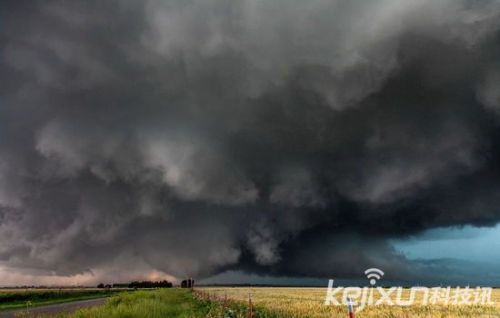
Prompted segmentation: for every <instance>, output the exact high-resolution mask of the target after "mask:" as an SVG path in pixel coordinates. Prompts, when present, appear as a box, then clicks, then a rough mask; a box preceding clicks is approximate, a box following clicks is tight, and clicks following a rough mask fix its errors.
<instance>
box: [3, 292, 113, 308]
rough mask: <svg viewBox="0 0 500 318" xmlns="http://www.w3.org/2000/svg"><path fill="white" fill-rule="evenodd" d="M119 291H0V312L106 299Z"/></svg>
mask: <svg viewBox="0 0 500 318" xmlns="http://www.w3.org/2000/svg"><path fill="white" fill-rule="evenodd" d="M121 291H122V290H102V289H27V290H22V289H21V290H20V289H10V290H0V311H3V310H11V309H17V308H27V307H34V306H41V305H49V304H56V303H63V302H70V301H76V300H85V299H93V298H99V297H107V296H111V295H114V294H116V293H118V292H121Z"/></svg>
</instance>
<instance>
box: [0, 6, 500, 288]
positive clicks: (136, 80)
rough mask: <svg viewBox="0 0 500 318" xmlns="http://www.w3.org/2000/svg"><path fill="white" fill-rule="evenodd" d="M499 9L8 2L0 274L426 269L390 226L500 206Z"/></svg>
mask: <svg viewBox="0 0 500 318" xmlns="http://www.w3.org/2000/svg"><path fill="white" fill-rule="evenodd" d="M499 18H500V3H499V2H498V1H494V0H491V1H489V0H486V1H481V2H480V1H468V0H459V1H456V0H453V1H451V0H445V1H439V2H436V1H416V0H405V1H400V0H397V1H396V0H383V1H377V2H367V1H343V0H336V1H330V0H329V1H327V0H313V1H308V2H304V1H298V0H297V1H295V0H294V1H272V2H265V1H257V0H244V1H238V2H231V1H223V0H209V1H203V2H201V1H176V0H172V1H156V0H148V1H106V2H102V1H81V2H72V3H68V2H64V1H40V2H33V3H29V4H26V3H19V2H15V1H12V2H6V3H4V4H3V5H2V10H1V12H0V21H1V26H2V27H1V28H0V50H1V52H2V56H3V58H2V59H1V61H0V70H1V71H0V78H1V81H2V83H3V84H2V87H0V278H3V277H4V276H5V277H6V275H12V273H13V272H15V273H16V275H24V276H22V277H24V278H22V279H21V278H19V280H20V281H23V282H24V281H35V282H36V281H37V277H40V279H39V280H38V281H39V282H46V281H47V278H46V277H47V275H49V276H53V277H63V276H66V277H70V279H71V277H73V278H74V277H79V276H78V275H90V277H94V280H97V279H100V278H101V277H103V275H104V274H102V273H109V272H110V271H112V270H113V269H116V271H117V272H120V273H121V274H120V278H123V279H126V278H129V277H143V276H144V274H138V273H146V272H151V273H163V274H164V275H171V276H172V277H178V278H181V277H185V276H188V275H189V276H195V277H200V278H201V277H208V276H210V275H214V274H218V273H221V272H223V271H226V270H243V271H248V272H252V273H258V274H265V275H285V276H287V277H303V276H310V277H322V276H331V275H337V276H340V277H351V276H352V275H358V274H359V272H360V269H363V268H365V267H368V266H370V267H373V266H379V267H383V268H385V269H387V270H390V272H392V273H393V275H394V276H395V277H397V276H398V275H399V276H404V275H407V274H408V273H410V272H412V271H413V270H414V269H415V266H416V265H415V264H413V263H412V262H411V261H409V260H407V259H405V257H404V256H403V255H399V254H398V253H397V252H395V251H394V250H393V249H392V248H391V247H390V245H389V244H388V243H387V240H388V239H391V238H397V237H405V236H407V235H410V234H416V233H419V232H420V231H423V230H426V229H429V228H434V227H441V226H452V225H464V224H473V225H481V226H488V225H493V224H495V223H497V222H498V221H499V220H500V211H499V210H498V204H497V203H498V199H497V195H496V193H497V189H498V188H499V186H500V184H499V182H498V180H500V179H499V178H498V177H499V175H498V174H499V169H498V162H500V160H499V159H500V153H499V152H498V151H497V149H498V148H499V142H500V137H499V131H500V130H499V121H498V108H499V107H498V106H499V96H500V93H499V89H498V88H497V86H498V85H497V86H496V82H498V77H499V76H498V74H500V67H499V64H498V61H497V59H498V52H499V50H500V42H499V41H498V38H499V37H498V36H499V34H500V33H499V30H500V22H499V21H500V19H499ZM318 255H325V256H324V257H319V256H318ZM123 260H126V261H125V263H127V264H126V266H125V265H123V266H122V265H121V261H123ZM352 264H356V266H353V265H352ZM7 272H8V273H10V274H2V273H7ZM98 273H101V274H98ZM127 273H129V274H127ZM75 275H77V276H75ZM92 275H94V276H92ZM127 275H128V276H127ZM141 275H142V276H141ZM16 277H18V276H16ZM19 277H21V276H19ZM168 277H170V276H168ZM88 279H89V281H91V280H92V278H88ZM0 283H1V282H0Z"/></svg>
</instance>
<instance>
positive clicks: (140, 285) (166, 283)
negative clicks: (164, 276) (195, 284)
mask: <svg viewBox="0 0 500 318" xmlns="http://www.w3.org/2000/svg"><path fill="white" fill-rule="evenodd" d="M128 287H129V288H170V287H172V283H171V282H169V281H166V280H163V281H158V282H150V281H142V282H131V283H130V284H129V285H128Z"/></svg>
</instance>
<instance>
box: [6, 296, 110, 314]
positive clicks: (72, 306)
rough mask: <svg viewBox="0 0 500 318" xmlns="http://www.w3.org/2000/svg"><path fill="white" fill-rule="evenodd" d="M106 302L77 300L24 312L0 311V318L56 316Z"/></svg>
mask: <svg viewBox="0 0 500 318" xmlns="http://www.w3.org/2000/svg"><path fill="white" fill-rule="evenodd" d="M106 300H107V298H98V299H89V300H79V301H74V302H68V303H62V304H54V305H47V306H40V307H33V308H30V309H29V310H28V311H26V309H16V310H9V311H0V318H14V317H16V316H22V317H36V316H37V315H42V314H43V315H50V314H58V313H62V312H68V311H74V310H77V309H80V308H86V307H92V306H98V305H102V304H104V303H105V302H106Z"/></svg>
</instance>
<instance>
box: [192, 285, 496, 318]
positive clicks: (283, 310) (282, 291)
mask: <svg viewBox="0 0 500 318" xmlns="http://www.w3.org/2000/svg"><path fill="white" fill-rule="evenodd" d="M198 290H201V291H203V292H204V293H208V294H210V295H211V298H212V299H216V298H219V299H224V298H225V297H227V298H229V299H232V300H235V301H239V302H241V303H242V304H245V303H247V302H248V297H249V294H250V295H251V298H252V301H253V303H254V304H255V306H256V307H258V308H265V309H267V310H269V311H272V312H273V313H274V314H275V315H276V316H277V317H283V318H285V317H287V318H288V317H290V318H305V317H308V318H326V317H329V318H331V317H347V309H346V307H345V306H343V305H341V306H325V305H324V301H325V296H326V288H268V287H262V288H242V287H234V288H231V287H230V288H200V289H198ZM405 293H406V294H408V293H409V291H408V290H405ZM403 295H404V294H403ZM491 300H492V301H493V302H494V304H493V305H425V306H422V305H421V304H420V302H419V299H417V301H416V304H415V305H412V306H409V307H401V306H388V305H381V306H369V307H366V308H365V309H364V310H363V311H361V312H359V313H358V314H357V315H356V317H359V318H383V317H387V318H396V317H403V318H437V317H439V318H459V317H460V318H465V317H467V318H472V317H474V318H476V317H500V290H499V289H494V290H493V293H492V297H491Z"/></svg>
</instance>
